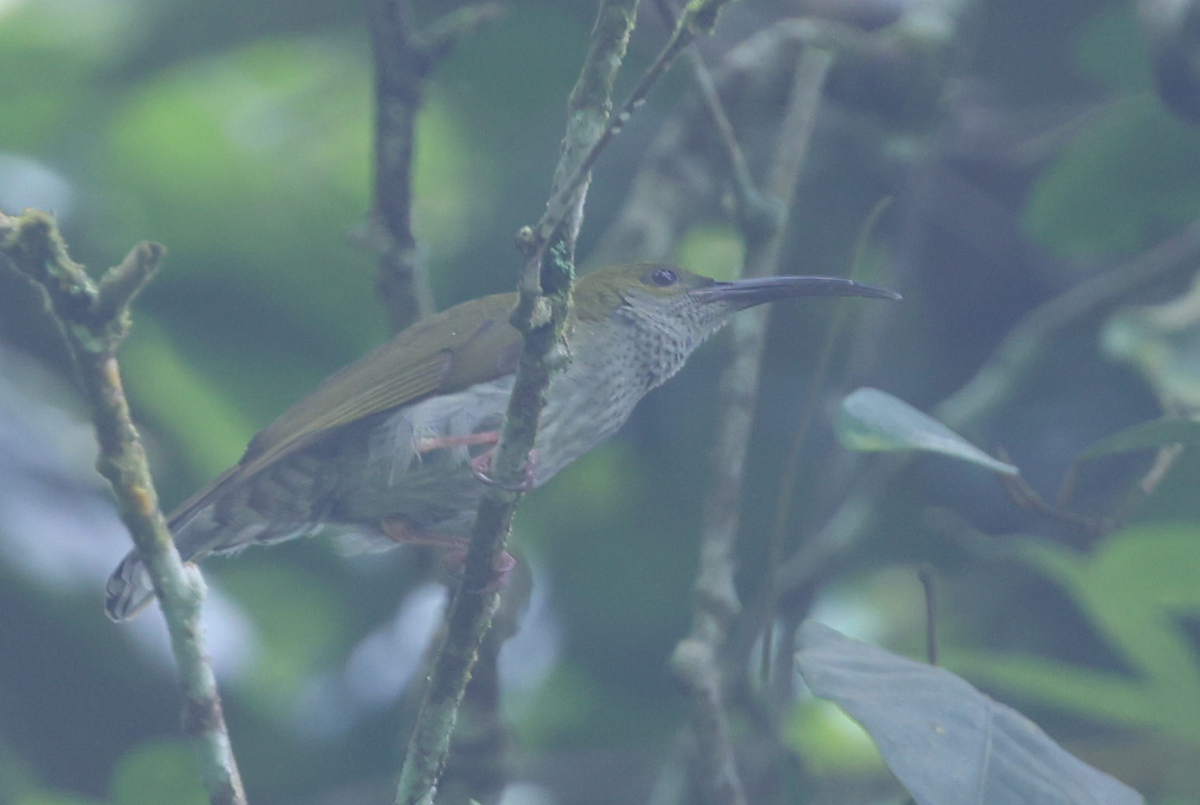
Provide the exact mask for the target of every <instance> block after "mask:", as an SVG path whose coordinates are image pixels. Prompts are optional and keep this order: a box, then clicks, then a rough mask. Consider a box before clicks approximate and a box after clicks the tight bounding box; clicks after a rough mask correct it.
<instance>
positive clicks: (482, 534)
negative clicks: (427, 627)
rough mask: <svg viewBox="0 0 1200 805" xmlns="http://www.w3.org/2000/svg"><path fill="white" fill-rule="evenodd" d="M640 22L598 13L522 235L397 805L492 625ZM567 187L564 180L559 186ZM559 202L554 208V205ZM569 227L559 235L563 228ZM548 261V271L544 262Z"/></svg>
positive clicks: (442, 739) (621, 11)
mask: <svg viewBox="0 0 1200 805" xmlns="http://www.w3.org/2000/svg"><path fill="white" fill-rule="evenodd" d="M636 15H637V0H605V1H604V2H602V3H601V5H600V11H599V15H598V16H597V20H596V25H595V27H594V28H593V30H592V35H591V46H590V48H589V51H588V55H587V58H586V59H585V60H584V65H583V69H582V71H581V73H580V77H579V80H578V82H577V83H576V86H575V89H574V90H573V91H572V93H571V100H570V108H569V117H568V121H567V134H566V137H565V138H564V146H563V152H562V154H561V156H560V159H559V163H558V167H557V169H556V170H555V181H554V190H553V191H552V203H550V204H548V205H547V211H546V213H545V214H544V215H543V216H542V219H541V220H540V221H539V222H538V227H537V231H538V232H543V233H545V237H544V238H542V239H541V240H540V242H537V243H535V242H534V238H532V237H530V235H531V234H532V232H533V230H532V229H531V228H528V227H527V228H525V229H523V230H522V232H523V234H524V235H525V236H524V237H523V238H522V243H523V245H524V246H525V249H524V254H525V264H524V268H523V270H522V275H521V283H520V301H519V302H518V305H517V308H516V310H514V311H513V314H512V317H511V321H512V323H513V325H514V326H515V327H517V329H518V330H519V331H520V332H521V334H522V335H523V336H524V339H525V340H524V348H523V350H522V353H521V359H520V363H519V365H518V369H517V376H516V379H515V381H514V385H513V391H512V396H511V398H510V400H509V405H508V410H507V412H506V415H505V420H504V427H503V430H502V435H501V439H500V444H499V445H497V448H496V453H495V457H494V460H493V462H492V471H493V478H494V480H495V484H494V485H492V486H490V487H489V489H488V491H487V493H486V494H485V496H484V499H483V501H482V502H481V504H480V506H479V511H478V513H477V515H476V519H475V525H474V527H473V529H472V533H471V547H470V550H469V551H468V554H467V561H466V568H465V571H464V574H463V581H462V584H461V585H460V587H459V590H458V591H457V593H456V594H455V596H454V601H453V602H452V603H451V606H450V612H449V614H448V616H447V620H448V625H447V628H446V635H445V638H444V640H443V642H442V645H441V647H440V648H439V650H438V653H437V656H436V657H435V659H434V666H433V671H432V673H431V675H430V678H429V683H428V687H427V689H426V693H425V699H424V701H423V702H422V704H421V709H420V711H419V712H418V714H417V720H416V725H415V726H414V729H413V735H412V738H411V740H410V742H409V746H408V753H407V755H406V757H405V760H404V765H403V767H402V768H401V771H400V782H399V784H398V786H397V793H396V803H397V805H416V803H429V802H432V800H433V796H434V793H435V791H436V787H437V783H438V779H439V777H440V776H441V772H442V768H443V766H444V764H445V760H446V756H447V753H448V750H449V745H450V736H451V733H452V732H453V729H454V724H455V720H456V718H457V713H458V707H459V705H460V703H461V701H462V697H463V692H464V690H465V687H466V684H467V680H468V679H469V678H470V674H471V669H472V667H473V665H474V663H475V659H476V655H477V652H478V650H479V645H480V643H481V641H482V640H483V636H484V635H485V634H486V633H487V630H488V628H489V627H490V625H491V621H492V616H493V614H494V612H495V610H496V607H497V604H498V601H499V596H498V594H497V592H496V590H494V589H493V587H492V578H493V575H494V573H495V567H496V564H497V561H498V560H499V558H500V557H501V556H502V555H503V553H504V549H505V544H506V542H507V539H508V533H509V530H510V528H511V526H512V518H513V515H514V513H515V511H516V506H517V503H518V502H519V500H520V497H521V494H522V493H521V491H520V490H521V480H522V476H523V474H524V472H525V465H526V462H527V461H528V457H529V455H530V451H531V450H532V449H533V444H534V439H535V437H536V435H537V425H538V418H539V416H540V414H541V410H542V408H543V407H545V402H546V389H547V388H548V386H549V383H550V377H551V373H552V366H551V361H549V360H548V358H549V356H550V354H551V352H552V350H554V348H555V347H556V346H557V345H558V344H559V343H560V342H561V341H562V340H563V338H564V336H565V332H566V316H567V311H568V309H569V306H570V301H571V291H572V286H573V282H574V265H573V261H572V252H573V243H574V234H575V232H577V231H578V226H579V224H580V222H581V221H582V207H583V201H584V191H583V190H582V189H581V188H583V187H584V186H585V184H586V180H587V176H588V172H589V170H590V165H587V166H586V167H585V162H586V161H587V160H588V159H589V158H591V160H592V161H594V159H595V154H596V153H598V151H597V150H596V143H597V142H599V139H600V137H601V136H602V132H603V131H604V130H605V124H606V123H607V122H608V115H609V110H610V108H611V103H612V102H611V93H612V84H613V80H614V78H615V76H616V72H617V69H618V68H619V67H620V65H621V62H622V61H623V60H624V56H625V50H626V46H627V45H628V42H629V35H630V33H631V32H632V30H633V25H634V21H635V19H636ZM564 177H569V178H564ZM555 199H558V201H557V202H555V201H554V200H555ZM567 221H569V222H570V223H569V224H568V226H567V229H566V231H565V232H564V231H563V226H564V222H567ZM547 251H549V253H550V256H551V260H550V263H551V264H550V265H549V266H548V267H547V270H543V266H542V261H543V257H544V255H545V254H546V253H547Z"/></svg>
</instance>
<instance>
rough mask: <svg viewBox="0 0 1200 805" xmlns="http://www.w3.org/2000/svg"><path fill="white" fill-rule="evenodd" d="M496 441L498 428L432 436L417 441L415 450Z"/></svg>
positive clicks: (422, 451)
mask: <svg viewBox="0 0 1200 805" xmlns="http://www.w3.org/2000/svg"><path fill="white" fill-rule="evenodd" d="M498 441H500V431H498V430H485V431H483V432H482V433H468V434H467V435H466V436H432V437H430V438H428V439H422V440H421V441H419V442H417V452H418V453H428V452H429V451H430V450H440V449H442V448H443V447H474V446H475V445H477V444H489V445H494V444H496V443H497V442H498Z"/></svg>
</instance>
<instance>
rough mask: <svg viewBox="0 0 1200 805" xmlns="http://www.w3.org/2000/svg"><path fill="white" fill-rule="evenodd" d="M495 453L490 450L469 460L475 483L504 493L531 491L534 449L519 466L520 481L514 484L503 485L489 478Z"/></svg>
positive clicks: (535, 470) (535, 464)
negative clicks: (477, 482)
mask: <svg viewBox="0 0 1200 805" xmlns="http://www.w3.org/2000/svg"><path fill="white" fill-rule="evenodd" d="M495 453H496V451H495V450H494V449H492V450H489V451H487V452H486V453H484V454H482V455H479V456H476V457H475V458H473V459H471V473H472V474H473V475H474V476H475V479H476V480H477V481H479V482H480V483H482V484H487V485H488V486H494V487H496V488H497V489H503V490H504V491H506V492H522V493H523V492H528V491H529V490H531V489H533V482H534V480H535V478H536V476H537V450H536V449H534V450H530V451H529V458H528V459H526V460H525V463H524V464H522V465H521V480H520V481H517V482H516V483H515V484H503V483H500V482H499V481H497V480H496V479H495V478H493V477H492V476H491V474H490V473H491V471H492V457H493V456H494V455H495Z"/></svg>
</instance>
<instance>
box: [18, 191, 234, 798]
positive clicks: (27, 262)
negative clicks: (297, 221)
mask: <svg viewBox="0 0 1200 805" xmlns="http://www.w3.org/2000/svg"><path fill="white" fill-rule="evenodd" d="M165 253H166V250H165V249H164V248H163V247H162V246H160V245H159V244H157V243H140V244H138V245H137V246H135V247H134V248H133V250H132V251H130V253H129V255H128V256H127V257H126V258H125V259H124V260H123V261H122V262H121V263H120V264H119V265H117V266H116V267H114V268H111V269H109V270H108V271H107V272H106V273H105V274H104V275H103V276H102V277H101V278H100V281H99V282H98V283H96V282H93V281H92V279H91V278H90V277H89V276H88V274H87V272H86V271H85V270H84V268H83V266H81V265H79V264H78V263H75V262H74V261H72V260H71V258H70V257H69V256H68V255H67V248H66V244H65V243H64V242H63V240H62V237H61V235H59V232H58V227H57V225H56V224H55V222H54V219H53V218H51V217H50V216H49V215H46V214H45V213H42V212H38V211H36V210H30V211H27V212H26V213H24V214H23V215H21V216H20V217H19V218H10V217H8V216H5V215H4V214H3V213H0V254H3V255H4V256H6V257H7V258H8V260H9V261H10V262H11V264H12V265H13V266H14V267H15V268H16V270H17V271H18V272H20V273H22V274H24V275H25V276H26V277H28V278H29V279H30V280H32V281H33V282H34V283H36V284H37V285H39V286H40V287H41V288H42V289H43V291H44V292H45V294H46V300H47V302H48V303H49V307H50V310H51V312H52V313H53V315H54V317H55V319H56V320H57V321H58V323H59V326H60V327H61V329H62V332H63V337H64V338H65V339H66V342H67V346H68V348H69V349H70V352H71V355H72V357H73V358H74V360H75V369H76V372H77V374H78V377H79V381H80V384H81V385H82V386H83V390H84V396H85V397H86V399H87V403H88V406H89V407H90V409H91V414H92V419H93V421H94V422H95V425H96V438H97V441H99V443H100V457H99V459H98V460H97V462H96V469H97V470H99V471H100V474H101V475H103V476H104V477H105V478H106V479H108V481H109V483H110V484H112V487H113V492H114V493H115V494H116V497H117V503H118V505H119V506H120V511H121V519H122V520H123V521H124V522H125V525H126V526H127V527H128V528H129V532H130V535H131V536H132V537H133V542H134V545H136V546H137V550H138V553H140V554H141V556H142V559H143V561H145V563H146V567H147V569H148V570H149V573H150V578H151V580H152V581H153V583H154V592H155V593H156V594H157V595H158V600H159V601H160V602H161V603H162V611H163V615H164V617H165V618H166V621H167V630H168V632H169V633H170V637H171V649H172V651H173V652H174V654H175V662H176V664H177V666H178V667H179V680H180V684H181V687H182V688H183V696H184V706H183V728H184V732H185V733H187V735H188V736H189V737H191V739H192V743H193V745H194V746H195V750H196V757H197V760H198V763H199V767H200V776H201V778H202V780H203V782H204V786H205V788H206V789H207V790H208V797H209V800H210V802H212V803H213V805H244V803H245V802H246V795H245V793H244V791H243V790H242V781H241V777H240V776H239V774H238V769H237V763H236V761H235V760H234V756H233V749H232V747H231V746H230V742H229V733H228V730H227V729H226V727H225V717H224V715H223V714H222V711H221V699H220V696H219V694H218V693H217V683H216V678H215V677H214V676H213V670H212V666H211V665H210V664H209V661H208V655H207V652H206V650H205V648H204V631H203V628H202V626H201V622H200V604H201V602H202V600H203V598H204V581H203V579H202V578H201V577H200V573H199V571H197V570H196V569H195V568H194V567H191V566H186V567H185V566H184V564H183V563H182V562H181V561H180V559H179V553H178V551H176V550H175V544H174V542H173V541H172V539H171V532H170V530H169V529H168V528H167V524H166V520H165V519H164V518H163V515H162V511H161V510H160V509H159V506H158V495H157V493H156V492H155V490H154V483H153V480H152V478H151V477H150V470H149V467H148V466H147V463H146V453H145V451H144V450H143V449H142V444H141V441H140V439H139V437H138V432H137V429H136V428H135V427H134V425H133V422H132V420H131V419H130V416H129V404H128V403H127V402H126V400H125V393H124V390H123V389H122V387H121V375H120V370H119V367H118V365H117V358H116V350H117V346H118V345H119V344H120V343H121V340H122V339H123V338H124V337H125V334H126V333H127V332H128V331H129V303H130V302H131V301H132V300H133V298H134V296H135V295H136V294H137V292H138V291H139V290H141V288H142V286H143V285H144V284H145V283H146V282H147V281H148V280H149V279H150V277H151V276H152V275H153V274H154V271H155V269H156V268H157V267H158V264H159V262H160V261H161V260H162V257H163V255H164V254H165Z"/></svg>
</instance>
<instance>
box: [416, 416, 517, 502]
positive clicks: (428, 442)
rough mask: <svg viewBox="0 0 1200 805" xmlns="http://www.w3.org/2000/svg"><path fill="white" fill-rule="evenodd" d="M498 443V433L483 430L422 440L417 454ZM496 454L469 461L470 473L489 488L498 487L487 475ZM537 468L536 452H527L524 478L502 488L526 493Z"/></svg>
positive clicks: (480, 456)
mask: <svg viewBox="0 0 1200 805" xmlns="http://www.w3.org/2000/svg"><path fill="white" fill-rule="evenodd" d="M499 441H500V431H498V430H485V431H482V432H480V433H469V434H467V435H466V436H431V437H430V438H428V439H422V440H421V441H419V442H417V452H418V453H428V452H430V451H431V450H441V449H442V448H445V447H474V446H476V445H481V444H487V445H495V444H496V443H498V442H499ZM495 453H496V450H495V448H493V449H491V450H488V451H487V452H486V453H482V454H480V455H478V456H476V457H475V458H473V459H471V472H472V473H473V474H474V475H475V477H476V478H477V479H478V480H479V482H480V483H485V484H487V485H489V486H500V484H497V483H496V482H495V481H494V480H493V479H492V477H491V476H490V475H489V474H488V473H489V472H490V471H491V468H492V456H493V455H494V454H495ZM536 468H537V452H536V451H533V450H530V451H529V460H528V461H527V462H526V463H525V466H524V468H523V469H522V475H523V476H524V477H523V478H522V479H521V481H520V482H519V483H517V484H516V485H515V486H511V487H510V486H505V487H503V488H505V489H507V490H508V491H510V492H528V491H529V490H531V489H533V480H534V472H535V470H536Z"/></svg>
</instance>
